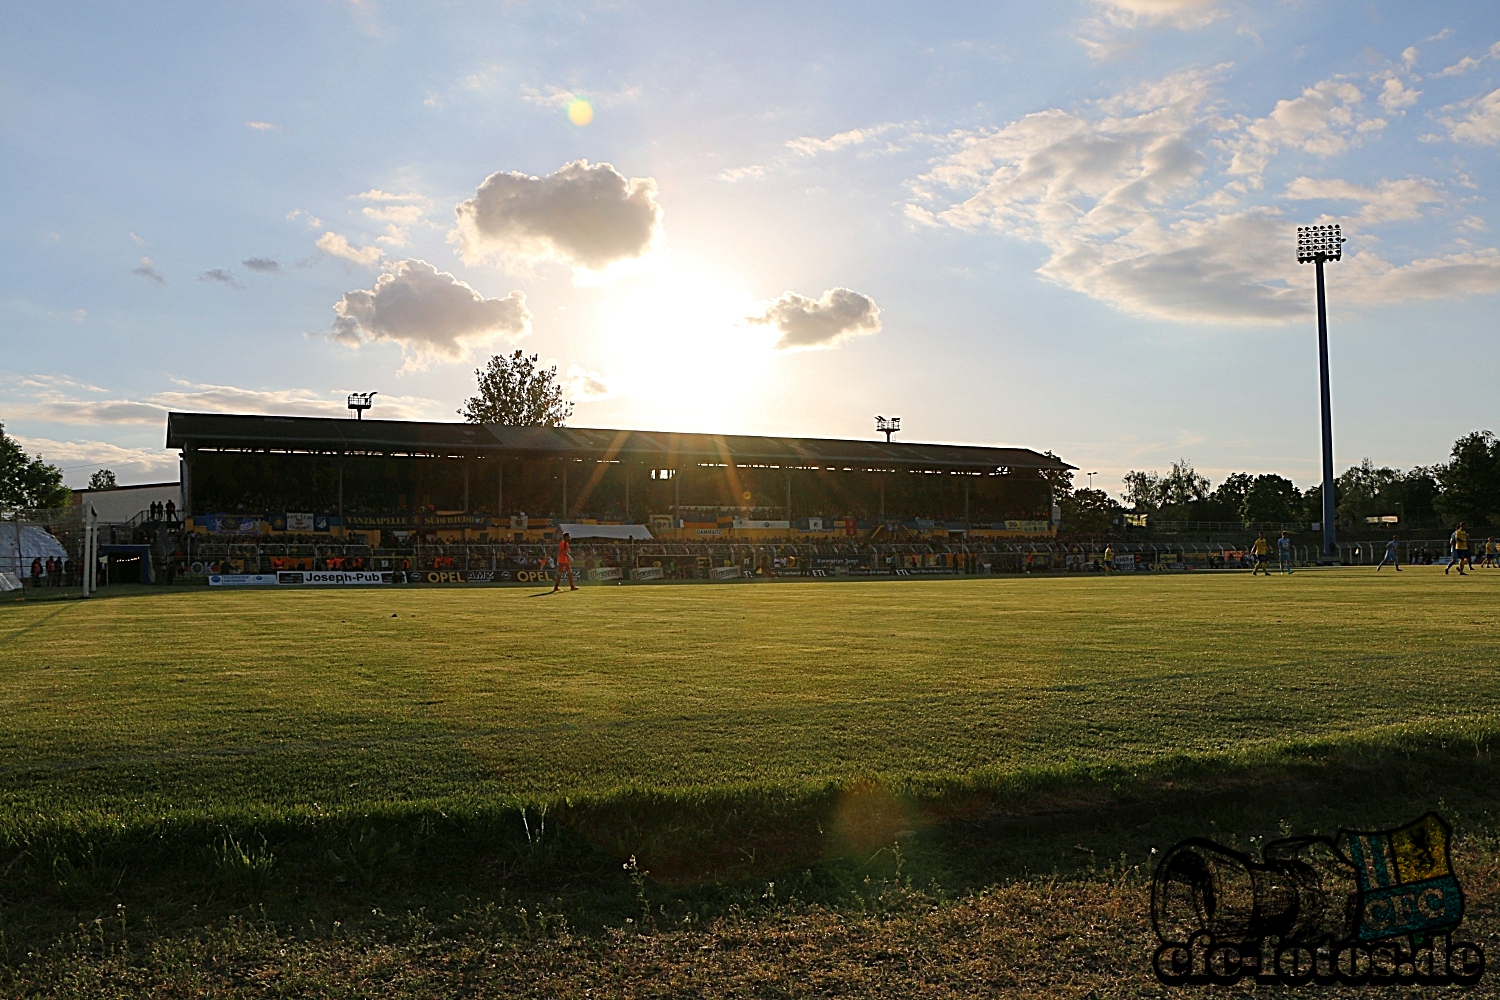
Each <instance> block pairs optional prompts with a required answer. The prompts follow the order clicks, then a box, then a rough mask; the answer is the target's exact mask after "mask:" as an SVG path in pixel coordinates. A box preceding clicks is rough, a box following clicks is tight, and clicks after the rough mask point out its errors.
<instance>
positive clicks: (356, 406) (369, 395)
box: [349, 392, 380, 420]
mask: <svg viewBox="0 0 1500 1000" xmlns="http://www.w3.org/2000/svg"><path fill="white" fill-rule="evenodd" d="M378 395H380V393H378V392H351V393H350V394H349V409H351V410H353V411H354V419H355V420H363V419H365V411H366V410H368V409H369V408H370V407H371V406H373V405H374V397H376V396H378Z"/></svg>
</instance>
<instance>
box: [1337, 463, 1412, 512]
mask: <svg viewBox="0 0 1500 1000" xmlns="http://www.w3.org/2000/svg"><path fill="white" fill-rule="evenodd" d="M1400 482H1401V471H1400V470H1399V469H1391V468H1385V467H1382V468H1378V469H1377V468H1376V467H1375V463H1373V462H1371V461H1370V460H1369V459H1368V458H1367V459H1365V460H1364V461H1362V462H1360V463H1359V464H1358V465H1351V466H1350V467H1349V468H1347V469H1345V470H1344V474H1343V475H1341V476H1339V478H1338V493H1337V496H1338V500H1339V506H1338V514H1337V516H1338V520H1339V523H1340V524H1363V523H1364V520H1365V518H1367V517H1379V516H1381V515H1382V514H1394V513H1396V504H1397V503H1398V502H1399V497H1398V496H1397V495H1396V494H1397V484H1398V483H1400Z"/></svg>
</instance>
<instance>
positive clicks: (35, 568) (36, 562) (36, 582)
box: [31, 556, 42, 587]
mask: <svg viewBox="0 0 1500 1000" xmlns="http://www.w3.org/2000/svg"><path fill="white" fill-rule="evenodd" d="M31 585H32V586H33V587H40V586H41V585H42V557H41V556H37V557H36V558H35V559H33V560H31Z"/></svg>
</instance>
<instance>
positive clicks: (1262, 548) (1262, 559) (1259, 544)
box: [1250, 531, 1271, 576]
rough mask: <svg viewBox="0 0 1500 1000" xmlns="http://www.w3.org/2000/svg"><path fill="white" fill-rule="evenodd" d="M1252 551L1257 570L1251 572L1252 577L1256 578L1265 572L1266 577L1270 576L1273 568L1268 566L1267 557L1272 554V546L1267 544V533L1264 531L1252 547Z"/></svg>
mask: <svg viewBox="0 0 1500 1000" xmlns="http://www.w3.org/2000/svg"><path fill="white" fill-rule="evenodd" d="M1250 551H1252V552H1254V553H1255V568H1254V569H1252V570H1251V571H1250V575H1251V576H1254V575H1255V574H1257V573H1259V572H1261V571H1262V570H1264V571H1265V574H1266V576H1270V575H1271V567H1270V566H1267V565H1266V556H1267V555H1269V554H1270V552H1271V546H1270V544H1269V543H1267V542H1266V533H1265V532H1264V531H1262V532H1261V533H1260V537H1259V538H1257V539H1256V540H1255V544H1254V545H1252V546H1251V547H1250Z"/></svg>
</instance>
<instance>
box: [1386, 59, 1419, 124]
mask: <svg viewBox="0 0 1500 1000" xmlns="http://www.w3.org/2000/svg"><path fill="white" fill-rule="evenodd" d="M1407 51H1408V52H1409V51H1411V50H1410V49H1408V50H1407ZM1421 96H1422V92H1421V91H1420V90H1412V89H1410V88H1408V87H1407V86H1406V85H1405V84H1404V83H1402V82H1401V81H1400V80H1398V79H1396V78H1395V77H1394V76H1392V77H1387V78H1386V81H1385V83H1383V84H1382V85H1381V88H1380V106H1381V107H1382V108H1385V110H1386V112H1387V113H1388V114H1398V113H1400V112H1401V109H1403V108H1409V107H1411V106H1412V105H1413V104H1416V103H1417V98H1418V97H1421Z"/></svg>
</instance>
